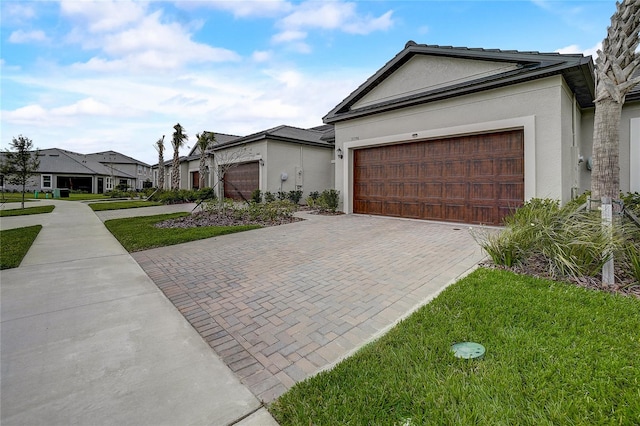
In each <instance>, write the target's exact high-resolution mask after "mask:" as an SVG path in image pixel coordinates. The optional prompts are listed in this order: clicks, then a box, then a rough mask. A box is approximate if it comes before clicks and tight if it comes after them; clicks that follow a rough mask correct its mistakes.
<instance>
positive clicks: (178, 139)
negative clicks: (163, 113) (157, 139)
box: [171, 123, 189, 189]
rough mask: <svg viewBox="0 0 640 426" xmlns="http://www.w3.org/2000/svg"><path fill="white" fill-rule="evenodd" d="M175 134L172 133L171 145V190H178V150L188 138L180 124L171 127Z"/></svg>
mask: <svg viewBox="0 0 640 426" xmlns="http://www.w3.org/2000/svg"><path fill="white" fill-rule="evenodd" d="M173 128H174V129H175V132H173V139H172V140H171V144H172V145H173V165H172V167H171V189H180V148H182V147H183V146H184V143H185V141H186V140H187V139H189V136H187V134H186V133H185V132H184V128H183V127H182V126H181V125H180V123H178V124H176V125H175V126H173Z"/></svg>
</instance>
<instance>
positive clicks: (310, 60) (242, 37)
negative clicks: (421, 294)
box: [0, 0, 615, 164]
mask: <svg viewBox="0 0 640 426" xmlns="http://www.w3.org/2000/svg"><path fill="white" fill-rule="evenodd" d="M0 8H1V9H0V12H1V15H0V28H1V30H0V34H1V37H2V41H1V43H2V45H1V48H2V49H1V53H0V55H1V56H0V66H1V93H0V96H1V111H2V112H1V128H0V131H1V133H0V148H3V149H6V148H7V147H8V144H9V142H10V141H11V139H12V137H15V136H18V135H20V134H22V135H24V136H27V137H29V138H31V139H32V140H33V141H34V144H35V146H37V147H39V148H51V147H57V148H64V149H68V150H71V151H76V152H81V153H90V152H97V151H103V150H109V149H113V150H116V151H119V152H122V153H123V154H126V155H129V156H132V157H134V158H137V159H139V160H142V161H145V162H147V163H150V164H153V163H155V162H156V161H157V158H156V152H155V151H154V149H153V146H152V145H153V143H154V142H155V141H156V140H158V138H160V137H161V136H162V135H163V134H166V135H167V138H169V137H170V135H171V132H172V131H173V129H172V127H173V125H174V124H175V123H177V122H179V123H180V124H182V125H183V126H184V127H185V129H186V130H187V133H188V135H189V136H190V139H189V143H188V145H189V146H191V144H193V143H194V142H195V134H196V133H199V132H202V131H203V130H209V131H215V132H221V133H228V134H235V135H247V134H250V133H252V132H256V131H260V130H264V129H268V128H271V127H275V126H278V125H280V124H288V125H291V126H296V127H302V128H308V127H312V126H317V125H320V124H322V117H323V116H324V115H325V114H326V113H327V112H328V111H329V110H330V109H331V108H333V107H334V106H335V105H337V104H338V103H339V102H340V101H342V100H343V99H344V98H345V97H346V96H347V95H349V93H351V92H352V91H353V90H354V89H356V88H357V87H358V86H359V85H360V84H361V83H363V82H364V81H365V80H366V79H367V78H368V77H369V76H371V75H372V74H373V73H375V72H376V71H377V70H378V69H379V68H381V67H382V66H383V65H384V64H385V63H386V62H387V61H388V60H390V59H391V58H392V57H393V56H394V55H395V54H397V53H398V52H399V51H401V50H402V49H403V48H404V45H405V43H406V42H407V41H408V40H414V41H415V42H417V43H426V44H439V45H447V46H450V45H453V46H466V47H482V48H498V49H515V50H521V51H530V50H534V51H540V52H561V53H583V54H585V55H592V54H595V51H596V49H597V47H598V44H599V43H600V42H601V41H602V39H603V38H604V37H605V35H606V29H607V25H608V24H609V22H610V21H609V20H610V17H611V15H612V14H613V12H614V11H615V1H613V0H610V1H599V0H592V1H551V0H533V1H508V0H504V1H492V2H490V1H421V0H413V1H400V0H398V1H392V0H389V1H385V0H371V1H343V0H336V1H284V0H259V1H242V0H238V1H206V0H195V1H174V2H171V1H157V2H146V1H136V2H131V1H107V0H101V1H85V0H72V1H24V0H19V1H12V0H3V1H2V3H1V4H0ZM169 151H170V150H168V152H169ZM187 151H188V150H187V149H185V151H184V152H183V153H186V152H187ZM169 154H170V152H169Z"/></svg>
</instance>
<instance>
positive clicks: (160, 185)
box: [153, 135, 164, 189]
mask: <svg viewBox="0 0 640 426" xmlns="http://www.w3.org/2000/svg"><path fill="white" fill-rule="evenodd" d="M153 147H154V148H155V149H156V151H158V188H159V189H164V135H162V137H161V138H160V139H158V141H157V142H156V143H154V144H153Z"/></svg>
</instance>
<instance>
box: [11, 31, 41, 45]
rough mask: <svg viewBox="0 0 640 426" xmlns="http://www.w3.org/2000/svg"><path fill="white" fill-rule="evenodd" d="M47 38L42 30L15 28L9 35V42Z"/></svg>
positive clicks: (39, 40)
mask: <svg viewBox="0 0 640 426" xmlns="http://www.w3.org/2000/svg"><path fill="white" fill-rule="evenodd" d="M47 40H48V39H47V36H46V35H45V33H44V31H42V30H34V31H23V30H16V31H14V32H12V33H11V35H10V36H9V42H11V43H30V42H45V41H47Z"/></svg>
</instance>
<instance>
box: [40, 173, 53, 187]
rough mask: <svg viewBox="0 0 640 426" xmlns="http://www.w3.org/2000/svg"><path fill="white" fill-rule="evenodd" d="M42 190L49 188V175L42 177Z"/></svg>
mask: <svg viewBox="0 0 640 426" xmlns="http://www.w3.org/2000/svg"><path fill="white" fill-rule="evenodd" d="M42 188H49V189H50V188H51V175H42Z"/></svg>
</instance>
